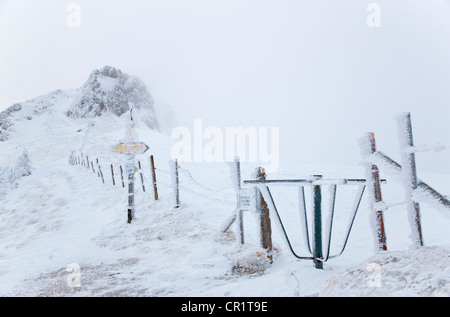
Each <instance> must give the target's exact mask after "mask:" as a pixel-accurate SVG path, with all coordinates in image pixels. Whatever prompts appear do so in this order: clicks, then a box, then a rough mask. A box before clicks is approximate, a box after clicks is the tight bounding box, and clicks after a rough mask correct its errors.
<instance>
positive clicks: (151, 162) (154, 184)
mask: <svg viewBox="0 0 450 317" xmlns="http://www.w3.org/2000/svg"><path fill="white" fill-rule="evenodd" d="M150 167H151V169H152V182H153V194H154V195H155V200H158V198H159V197H158V187H157V185H156V169H155V160H154V159H153V155H150Z"/></svg>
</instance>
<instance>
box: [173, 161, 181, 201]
mask: <svg viewBox="0 0 450 317" xmlns="http://www.w3.org/2000/svg"><path fill="white" fill-rule="evenodd" d="M172 162H173V163H172V164H173V165H172V166H173V170H172V173H174V175H173V183H174V184H173V186H174V188H173V190H174V195H175V208H178V207H180V186H179V183H180V180H179V176H178V160H177V159H175V160H174V161H172Z"/></svg>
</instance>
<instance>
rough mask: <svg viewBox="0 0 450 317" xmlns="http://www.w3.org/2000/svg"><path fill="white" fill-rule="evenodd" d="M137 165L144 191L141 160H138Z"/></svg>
mask: <svg viewBox="0 0 450 317" xmlns="http://www.w3.org/2000/svg"><path fill="white" fill-rule="evenodd" d="M138 167H139V174H140V175H141V185H142V191H144V192H145V186H144V177H143V175H142V168H141V161H138Z"/></svg>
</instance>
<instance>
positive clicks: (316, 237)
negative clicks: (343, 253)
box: [312, 175, 323, 269]
mask: <svg viewBox="0 0 450 317" xmlns="http://www.w3.org/2000/svg"><path fill="white" fill-rule="evenodd" d="M313 177H314V178H315V179H316V180H318V179H320V178H322V176H321V175H314V176H313ZM312 192H313V193H312V194H313V219H312V221H313V228H312V229H313V262H314V267H315V268H316V269H323V262H322V259H323V252H322V190H321V187H320V185H313V190H312Z"/></svg>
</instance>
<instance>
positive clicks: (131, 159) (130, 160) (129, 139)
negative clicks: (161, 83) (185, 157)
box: [112, 109, 149, 223]
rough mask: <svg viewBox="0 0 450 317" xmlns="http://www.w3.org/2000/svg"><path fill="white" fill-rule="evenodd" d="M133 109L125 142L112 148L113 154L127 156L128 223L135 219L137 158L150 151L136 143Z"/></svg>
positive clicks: (145, 145) (142, 144) (145, 146)
mask: <svg viewBox="0 0 450 317" xmlns="http://www.w3.org/2000/svg"><path fill="white" fill-rule="evenodd" d="M132 111H133V109H131V110H130V123H129V124H127V127H126V131H127V133H126V135H125V141H124V142H123V143H119V144H117V145H115V146H113V148H112V152H114V153H119V154H125V155H126V156H127V159H126V165H125V172H126V173H127V175H128V208H127V215H128V223H131V221H132V220H133V219H134V173H135V172H136V170H135V166H136V163H135V156H136V155H138V154H144V153H145V152H146V151H147V150H148V149H149V147H148V145H147V144H145V143H143V142H134V140H133V139H134V135H135V131H134V122H133V116H132Z"/></svg>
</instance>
